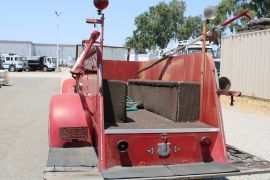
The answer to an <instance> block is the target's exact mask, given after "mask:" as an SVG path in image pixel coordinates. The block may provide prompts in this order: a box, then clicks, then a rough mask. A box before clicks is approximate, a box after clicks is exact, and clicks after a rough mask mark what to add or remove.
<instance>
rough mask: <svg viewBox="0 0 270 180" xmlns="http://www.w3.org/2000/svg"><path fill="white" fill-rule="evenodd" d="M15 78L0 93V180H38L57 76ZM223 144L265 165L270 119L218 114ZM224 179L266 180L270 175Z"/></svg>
mask: <svg viewBox="0 0 270 180" xmlns="http://www.w3.org/2000/svg"><path fill="white" fill-rule="evenodd" d="M46 74H47V73H36V74H35V76H37V77H32V76H31V74H24V73H23V74H22V75H20V74H19V73H14V74H12V77H11V78H10V86H4V87H2V88H1V89H0V133H1V134H0V180H6V179H7V180H15V179H20V180H24V179H25V180H32V179H33V180H38V179H42V177H43V170H44V167H45V165H46V160H47V153H48V133H47V132H48V113H49V101H50V97H51V96H52V95H53V94H57V93H58V92H59V90H60V82H61V80H62V79H63V78H64V77H66V74H62V73H58V74H57V73H52V74H48V75H46ZM223 115H224V127H225V133H226V139H227V143H228V144H230V145H233V146H236V147H238V148H239V149H242V150H244V151H247V152H250V153H252V154H254V155H256V156H259V157H261V158H264V159H267V160H269V161H270V153H269V152H270V141H269V139H270V117H268V116H261V115H257V114H254V113H246V112H238V111H235V110H228V109H223ZM229 179H250V180H253V179H265V180H267V179H270V174H264V175H255V176H254V175H253V176H243V177H234V178H232V177H230V178H229Z"/></svg>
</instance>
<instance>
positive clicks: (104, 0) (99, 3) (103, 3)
mask: <svg viewBox="0 0 270 180" xmlns="http://www.w3.org/2000/svg"><path fill="white" fill-rule="evenodd" d="M94 5H95V6H96V8H97V9H99V10H103V9H105V8H107V7H108V5H109V1H108V0H94Z"/></svg>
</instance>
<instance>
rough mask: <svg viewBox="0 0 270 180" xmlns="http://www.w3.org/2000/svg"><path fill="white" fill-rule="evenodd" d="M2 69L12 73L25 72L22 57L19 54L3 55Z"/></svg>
mask: <svg viewBox="0 0 270 180" xmlns="http://www.w3.org/2000/svg"><path fill="white" fill-rule="evenodd" d="M1 59H2V67H3V68H4V69H8V70H9V71H10V72H15V71H23V70H24V68H25V67H24V63H23V61H22V57H21V56H20V55H17V54H1Z"/></svg>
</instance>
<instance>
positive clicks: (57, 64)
mask: <svg viewBox="0 0 270 180" xmlns="http://www.w3.org/2000/svg"><path fill="white" fill-rule="evenodd" d="M56 70H57V71H58V70H59V16H57V44H56Z"/></svg>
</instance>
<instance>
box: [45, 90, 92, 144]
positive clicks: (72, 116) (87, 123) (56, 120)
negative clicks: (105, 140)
mask: <svg viewBox="0 0 270 180" xmlns="http://www.w3.org/2000/svg"><path fill="white" fill-rule="evenodd" d="M88 109H89V108H88V105H87V99H85V97H83V96H80V95H79V94H75V93H66V94H61V95H55V96H53V97H52V98H51V103H50V116H49V145H50V147H81V146H92V134H93V125H92V119H91V114H90V111H89V110H88ZM67 127H72V128H74V127H87V128H88V132H87V133H88V135H87V138H79V139H61V138H60V137H59V136H60V135H59V128H67Z"/></svg>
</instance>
